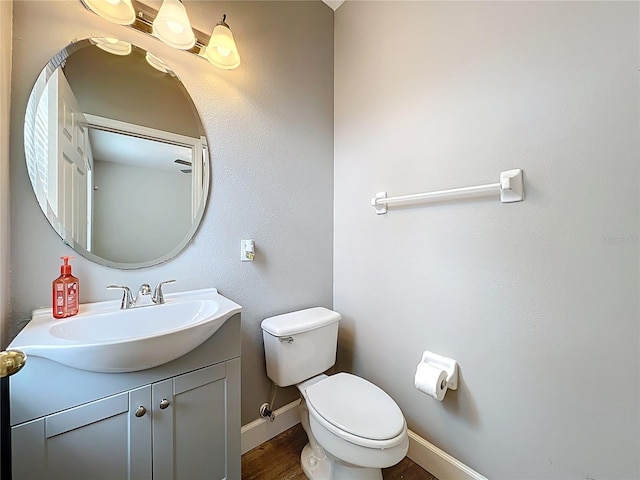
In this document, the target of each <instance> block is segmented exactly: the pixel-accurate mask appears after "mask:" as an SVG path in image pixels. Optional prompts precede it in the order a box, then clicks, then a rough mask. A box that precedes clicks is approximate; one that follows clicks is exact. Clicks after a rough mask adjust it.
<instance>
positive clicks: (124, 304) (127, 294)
mask: <svg viewBox="0 0 640 480" xmlns="http://www.w3.org/2000/svg"><path fill="white" fill-rule="evenodd" d="M107 290H122V301H121V302H120V309H121V310H125V309H127V308H131V305H133V296H132V295H131V290H130V289H129V287H127V286H126V285H107Z"/></svg>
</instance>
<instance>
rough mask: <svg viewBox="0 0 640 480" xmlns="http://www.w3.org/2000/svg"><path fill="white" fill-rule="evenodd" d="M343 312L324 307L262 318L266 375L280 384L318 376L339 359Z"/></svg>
mask: <svg viewBox="0 0 640 480" xmlns="http://www.w3.org/2000/svg"><path fill="white" fill-rule="evenodd" d="M340 318H342V317H341V315H340V314H339V313H337V312H334V311H333V310H329V309H328V308H324V307H314V308H307V309H306V310H299V311H296V312H291V313H285V314H283V315H276V316H275V317H270V318H267V319H265V320H263V321H262V338H263V339H264V351H265V357H266V360H267V375H268V376H269V378H270V379H271V380H273V382H274V383H275V384H276V385H278V386H280V387H287V386H289V385H295V384H296V383H300V382H302V381H303V380H307V379H309V378H312V377H315V376H316V375H319V374H321V373H322V372H324V371H325V370H327V369H329V368H331V367H332V366H333V364H334V363H336V347H337V344H338V322H339V321H340Z"/></svg>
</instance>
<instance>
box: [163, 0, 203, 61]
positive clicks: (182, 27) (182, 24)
mask: <svg viewBox="0 0 640 480" xmlns="http://www.w3.org/2000/svg"><path fill="white" fill-rule="evenodd" d="M153 34H154V35H155V36H156V37H158V38H159V39H160V40H162V41H163V42H164V43H166V44H167V45H169V46H170V47H173V48H178V49H180V50H189V49H190V48H191V47H193V46H194V45H195V44H196V36H195V35H194V34H193V30H192V29H191V23H190V22H189V17H188V16H187V10H186V9H185V8H184V5H183V4H182V2H181V1H180V0H164V1H163V2H162V6H161V7H160V10H159V11H158V16H157V17H156V18H155V20H154V21H153Z"/></svg>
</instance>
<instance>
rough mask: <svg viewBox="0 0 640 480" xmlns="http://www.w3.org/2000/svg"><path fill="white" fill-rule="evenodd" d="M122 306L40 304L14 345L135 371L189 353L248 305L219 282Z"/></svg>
mask: <svg viewBox="0 0 640 480" xmlns="http://www.w3.org/2000/svg"><path fill="white" fill-rule="evenodd" d="M119 306H120V301H119V300H116V301H108V302H96V303H85V304H82V305H80V311H79V313H78V315H76V316H73V317H69V318H66V319H61V320H58V319H54V318H53V317H52V315H51V309H50V308H48V309H40V310H35V311H34V312H33V316H32V319H31V321H30V322H29V323H28V324H27V326H26V327H25V328H24V329H23V330H22V331H21V332H20V333H19V334H18V336H17V337H16V338H15V339H14V340H13V342H11V344H10V345H9V348H17V349H20V350H22V351H23V352H24V353H26V354H27V355H30V356H31V355H32V356H35V357H44V358H48V359H49V360H53V361H55V362H58V363H62V364H64V365H68V366H70V367H74V368H79V369H81V370H89V371H92V372H105V373H123V372H135V371H137V370H145V369H148V368H153V367H157V366H158V365H162V364H163V363H167V362H170V361H172V360H175V359H176V358H179V357H181V356H182V355H184V354H186V353H189V352H190V351H191V350H193V349H194V348H196V347H197V346H199V345H200V344H201V343H203V342H204V341H205V340H207V339H208V338H209V337H210V336H211V335H213V334H214V333H215V332H216V331H217V330H218V329H219V328H220V327H221V326H222V325H223V324H224V322H225V321H227V320H228V319H229V318H231V317H232V316H233V315H234V314H236V313H238V312H240V310H241V309H242V307H240V305H238V304H237V303H234V302H232V301H231V300H229V299H228V298H225V297H223V296H222V295H220V294H219V293H218V291H217V290H216V289H215V288H209V289H204V290H193V291H189V292H181V293H169V294H165V303H164V304H163V305H150V306H146V307H138V308H132V309H129V310H120V309H119Z"/></svg>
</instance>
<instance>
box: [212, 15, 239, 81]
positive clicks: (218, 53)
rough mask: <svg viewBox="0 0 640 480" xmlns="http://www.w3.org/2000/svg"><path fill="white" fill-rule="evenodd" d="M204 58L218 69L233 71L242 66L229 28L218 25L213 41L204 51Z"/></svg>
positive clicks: (213, 34) (214, 31) (213, 33)
mask: <svg viewBox="0 0 640 480" xmlns="http://www.w3.org/2000/svg"><path fill="white" fill-rule="evenodd" d="M204 56H205V57H206V58H207V60H209V61H210V62H211V63H213V64H214V65H215V66H216V67H220V68H224V69H227V70H231V69H233V68H237V67H238V66H239V65H240V55H238V48H237V47H236V42H235V40H234V39H233V34H232V33H231V30H229V27H228V26H226V24H225V25H223V24H220V23H219V24H218V25H216V26H215V28H214V29H213V32H212V33H211V39H210V40H209V44H208V45H207V48H206V49H205V50H204Z"/></svg>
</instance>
